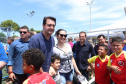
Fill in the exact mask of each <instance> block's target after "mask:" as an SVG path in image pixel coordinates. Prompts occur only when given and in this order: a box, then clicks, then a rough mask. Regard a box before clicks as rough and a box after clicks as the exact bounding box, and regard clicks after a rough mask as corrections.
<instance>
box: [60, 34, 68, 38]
mask: <svg viewBox="0 0 126 84" xmlns="http://www.w3.org/2000/svg"><path fill="white" fill-rule="evenodd" d="M59 35H60V36H61V37H63V36H64V37H65V38H66V37H67V34H59Z"/></svg>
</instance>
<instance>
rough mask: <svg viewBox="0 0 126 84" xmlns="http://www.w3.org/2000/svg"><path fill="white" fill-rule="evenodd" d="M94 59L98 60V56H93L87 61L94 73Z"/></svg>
mask: <svg viewBox="0 0 126 84" xmlns="http://www.w3.org/2000/svg"><path fill="white" fill-rule="evenodd" d="M96 58H98V56H94V57H92V58H90V59H88V60H87V62H88V63H89V67H91V69H92V70H93V71H95V66H94V63H95V60H96Z"/></svg>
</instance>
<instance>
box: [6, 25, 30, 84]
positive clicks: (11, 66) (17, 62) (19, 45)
mask: <svg viewBox="0 0 126 84" xmlns="http://www.w3.org/2000/svg"><path fill="white" fill-rule="evenodd" d="M29 35H30V32H29V29H28V27H26V26H22V27H21V28H20V36H21V38H20V39H18V40H16V41H14V42H12V44H11V45H10V50H9V54H8V59H9V61H8V64H7V65H8V70H9V78H10V79H11V80H12V81H13V84H22V83H23V81H24V80H26V79H27V75H26V74H24V73H23V69H22V64H23V62H22V56H21V55H22V53H23V52H24V51H26V50H27V49H28V44H29V38H28V36H29Z"/></svg>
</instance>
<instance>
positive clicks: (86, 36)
mask: <svg viewBox="0 0 126 84" xmlns="http://www.w3.org/2000/svg"><path fill="white" fill-rule="evenodd" d="M81 33H84V34H85V37H87V35H86V32H84V31H81V32H80V33H79V36H80V34H81Z"/></svg>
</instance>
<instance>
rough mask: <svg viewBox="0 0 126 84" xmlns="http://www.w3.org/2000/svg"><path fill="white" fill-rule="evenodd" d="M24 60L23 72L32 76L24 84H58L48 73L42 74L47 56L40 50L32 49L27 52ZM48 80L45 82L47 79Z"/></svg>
mask: <svg viewBox="0 0 126 84" xmlns="http://www.w3.org/2000/svg"><path fill="white" fill-rule="evenodd" d="M22 58H23V65H22V67H23V71H24V73H29V74H30V76H29V77H28V79H27V80H25V81H24V82H23V84H29V83H32V84H40V83H46V84H56V83H55V82H54V80H53V79H52V78H51V76H50V75H49V74H48V73H46V72H40V67H41V66H42V65H43V63H44V60H45V55H44V54H43V52H42V51H40V50H39V49H34V48H31V49H29V50H26V51H25V52H24V53H23V54H22ZM47 78H48V80H45V79H47Z"/></svg>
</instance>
